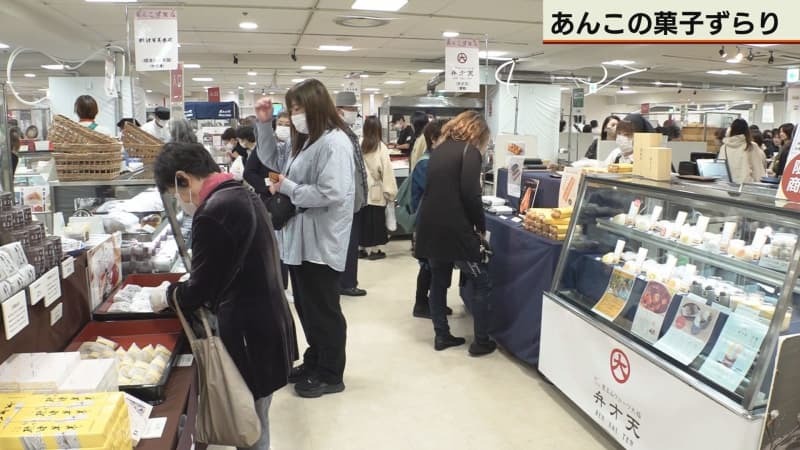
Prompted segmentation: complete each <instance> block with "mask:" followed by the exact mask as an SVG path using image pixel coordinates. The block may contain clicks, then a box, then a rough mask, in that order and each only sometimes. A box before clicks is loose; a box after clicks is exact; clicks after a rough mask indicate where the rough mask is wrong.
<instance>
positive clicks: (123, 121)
mask: <svg viewBox="0 0 800 450" xmlns="http://www.w3.org/2000/svg"><path fill="white" fill-rule="evenodd" d="M126 123H129V124H131V125H133V126H135V127H136V128H140V127H141V125H140V124H139V121H138V120H136V119H134V118H133V117H123V118H122V119H119V122H117V129H118V130H119V132H120V134H121V133H122V131H123V130H124V129H125V124H126Z"/></svg>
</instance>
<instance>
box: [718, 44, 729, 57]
mask: <svg viewBox="0 0 800 450" xmlns="http://www.w3.org/2000/svg"><path fill="white" fill-rule="evenodd" d="M719 57H720V58H727V57H728V52H726V51H725V46H724V45H723V46H722V47H720V48H719Z"/></svg>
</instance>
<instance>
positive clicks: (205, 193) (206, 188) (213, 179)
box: [200, 173, 233, 205]
mask: <svg viewBox="0 0 800 450" xmlns="http://www.w3.org/2000/svg"><path fill="white" fill-rule="evenodd" d="M231 180H233V175H231V174H229V173H215V174H213V175H209V177H208V178H206V180H205V181H203V187H202V188H201V189H200V204H201V205H202V204H203V203H205V202H206V199H207V198H208V197H209V196H210V195H211V193H212V192H214V189H216V188H217V187H219V185H220V184H222V183H224V182H226V181H231Z"/></svg>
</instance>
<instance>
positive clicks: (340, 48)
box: [319, 45, 353, 52]
mask: <svg viewBox="0 0 800 450" xmlns="http://www.w3.org/2000/svg"><path fill="white" fill-rule="evenodd" d="M319 51H321V52H351V51H353V46H352V45H320V46H319Z"/></svg>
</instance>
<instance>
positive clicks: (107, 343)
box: [95, 336, 119, 350]
mask: <svg viewBox="0 0 800 450" xmlns="http://www.w3.org/2000/svg"><path fill="white" fill-rule="evenodd" d="M95 342H97V343H98V344H100V345H103V346H106V347H108V348H110V349H111V350H116V349H117V348H119V344H117V343H116V342H114V341H112V340H111V339H106V338H104V337H102V336H98V337H97V339H95Z"/></svg>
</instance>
